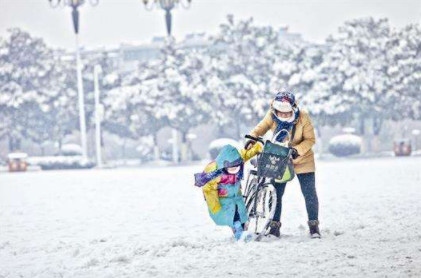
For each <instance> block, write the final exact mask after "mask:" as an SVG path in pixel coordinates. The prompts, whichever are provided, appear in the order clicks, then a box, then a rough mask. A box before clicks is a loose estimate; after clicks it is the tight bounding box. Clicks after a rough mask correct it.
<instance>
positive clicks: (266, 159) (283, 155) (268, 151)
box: [257, 125, 296, 183]
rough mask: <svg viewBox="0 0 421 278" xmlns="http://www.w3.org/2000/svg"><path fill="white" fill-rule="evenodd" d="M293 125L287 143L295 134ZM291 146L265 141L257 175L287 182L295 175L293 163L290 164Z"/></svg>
mask: <svg viewBox="0 0 421 278" xmlns="http://www.w3.org/2000/svg"><path fill="white" fill-rule="evenodd" d="M295 127H296V126H295V125H294V126H293V129H292V136H291V138H290V141H289V145H291V143H292V139H293V138H294V135H295ZM291 152H292V150H291V148H288V147H284V146H281V145H279V144H275V143H272V142H270V141H266V144H265V146H264V148H263V152H262V154H261V156H260V158H259V161H258V164H259V167H258V168H257V169H258V175H259V176H262V177H266V178H272V179H275V180H276V182H279V183H285V182H289V181H291V180H292V179H294V177H295V171H294V165H293V164H292V158H291Z"/></svg>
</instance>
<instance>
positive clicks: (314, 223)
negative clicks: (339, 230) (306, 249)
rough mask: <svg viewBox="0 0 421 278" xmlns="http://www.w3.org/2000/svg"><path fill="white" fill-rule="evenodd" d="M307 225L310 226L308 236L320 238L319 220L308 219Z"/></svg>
mask: <svg viewBox="0 0 421 278" xmlns="http://www.w3.org/2000/svg"><path fill="white" fill-rule="evenodd" d="M308 227H309V228H310V236H311V237H312V238H320V237H321V235H320V230H319V220H309V221H308Z"/></svg>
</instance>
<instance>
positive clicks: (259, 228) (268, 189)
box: [246, 184, 277, 236]
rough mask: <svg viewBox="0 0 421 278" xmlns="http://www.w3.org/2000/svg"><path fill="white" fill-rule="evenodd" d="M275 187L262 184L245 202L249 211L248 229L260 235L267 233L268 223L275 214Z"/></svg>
mask: <svg viewBox="0 0 421 278" xmlns="http://www.w3.org/2000/svg"><path fill="white" fill-rule="evenodd" d="M276 202H277V198H276V189H275V187H274V186H273V185H272V184H266V185H264V186H262V187H261V188H260V189H259V190H258V191H257V192H256V193H255V194H254V196H253V198H251V199H250V200H249V202H248V203H247V204H246V207H247V211H248V213H249V227H248V230H249V231H251V232H253V233H255V234H257V235H260V236H265V235H266V234H267V231H268V228H269V224H270V222H271V221H272V219H273V216H274V215H275V209H276Z"/></svg>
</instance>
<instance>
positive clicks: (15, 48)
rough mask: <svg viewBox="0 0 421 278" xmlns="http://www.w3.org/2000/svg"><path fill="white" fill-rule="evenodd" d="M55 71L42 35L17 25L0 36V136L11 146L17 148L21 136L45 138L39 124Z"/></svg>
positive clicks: (45, 135) (45, 107) (51, 54)
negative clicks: (38, 35) (36, 36)
mask: <svg viewBox="0 0 421 278" xmlns="http://www.w3.org/2000/svg"><path fill="white" fill-rule="evenodd" d="M55 74H56V72H55V71H54V59H53V53H52V50H51V49H49V48H48V47H47V45H46V44H45V43H44V41H43V40H42V39H39V38H34V37H32V36H31V35H30V34H29V33H27V32H24V31H22V30H20V29H10V30H8V32H7V34H6V36H5V37H3V38H1V39H0V114H1V115H0V117H1V118H2V121H1V122H2V123H1V125H0V138H5V137H7V138H8V140H9V149H10V150H12V151H13V150H15V149H19V148H20V143H21V141H22V139H33V140H34V139H37V138H43V139H41V140H44V139H48V135H47V134H46V133H44V132H42V130H40V129H39V128H40V127H42V126H43V123H41V122H40V121H42V119H45V118H44V117H43V115H44V113H47V112H48V111H49V106H48V101H49V99H50V97H51V90H50V81H51V80H52V78H54V75H55ZM40 136H41V137H40Z"/></svg>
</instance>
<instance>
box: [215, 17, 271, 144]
mask: <svg viewBox="0 0 421 278" xmlns="http://www.w3.org/2000/svg"><path fill="white" fill-rule="evenodd" d="M278 40H279V38H278V34H277V32H276V31H275V30H274V29H273V28H272V27H269V26H262V27H261V26H256V25H255V24H254V22H253V19H248V20H242V21H238V22H237V21H235V20H234V17H233V16H232V15H229V16H228V20H227V22H226V23H224V24H222V25H221V26H220V31H219V33H218V34H217V35H216V36H215V37H214V38H212V41H211V42H212V44H211V46H210V50H209V52H208V53H209V55H210V57H211V66H212V67H211V70H210V74H209V78H208V79H207V87H208V88H209V90H210V91H211V92H212V105H213V107H214V108H213V110H214V112H213V113H212V116H213V117H214V121H215V122H216V123H217V124H218V125H220V126H221V127H222V128H223V127H224V126H226V125H229V126H233V127H235V128H236V130H237V132H236V133H237V137H238V138H240V137H241V135H242V134H241V131H240V130H241V129H240V127H241V126H242V125H248V124H254V123H256V122H257V121H258V119H260V118H261V117H263V116H264V114H265V113H266V111H267V108H268V105H269V102H268V100H269V98H270V97H271V96H272V95H273V92H274V90H276V89H277V87H279V84H276V82H274V81H273V76H274V73H273V65H274V63H275V60H276V56H277V48H278ZM274 83H275V85H274Z"/></svg>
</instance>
